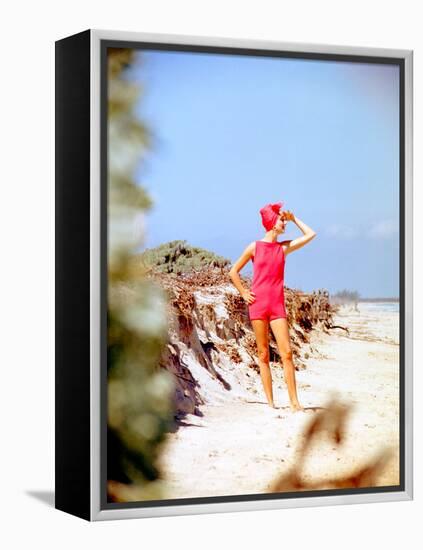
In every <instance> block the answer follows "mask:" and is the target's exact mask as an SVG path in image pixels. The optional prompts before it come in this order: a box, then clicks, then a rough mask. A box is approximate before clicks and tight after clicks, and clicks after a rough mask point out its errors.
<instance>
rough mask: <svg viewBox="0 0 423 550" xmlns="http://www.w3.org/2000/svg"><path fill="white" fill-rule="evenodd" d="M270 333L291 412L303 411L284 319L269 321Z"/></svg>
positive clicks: (286, 324) (286, 322)
mask: <svg viewBox="0 0 423 550" xmlns="http://www.w3.org/2000/svg"><path fill="white" fill-rule="evenodd" d="M270 326H271V328H272V332H273V334H274V336H275V340H276V344H277V346H278V350H279V354H280V356H281V359H282V363H283V370H284V374H285V381H286V384H287V386H288V395H289V400H290V402H291V410H292V411H294V412H295V411H303V410H304V408H303V407H302V406H301V405H300V403H299V402H298V397H297V385H296V381H295V367H294V363H293V361H292V350H291V342H290V338H289V329H288V321H287V320H286V319H274V320H273V321H270Z"/></svg>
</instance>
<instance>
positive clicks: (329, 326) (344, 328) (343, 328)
mask: <svg viewBox="0 0 423 550" xmlns="http://www.w3.org/2000/svg"><path fill="white" fill-rule="evenodd" d="M326 328H328V329H331V328H342V330H346V331H347V333H348V334H349V333H350V331H349V330H348V328H347V327H343V326H341V325H326Z"/></svg>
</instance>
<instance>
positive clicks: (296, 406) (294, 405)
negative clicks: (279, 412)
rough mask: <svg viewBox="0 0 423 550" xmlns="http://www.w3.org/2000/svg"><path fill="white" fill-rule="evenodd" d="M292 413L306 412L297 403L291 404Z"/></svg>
mask: <svg viewBox="0 0 423 550" xmlns="http://www.w3.org/2000/svg"><path fill="white" fill-rule="evenodd" d="M291 411H292V412H298V411H302V412H304V407H302V406H301V405H300V404H299V403H298V401H297V402H296V403H291Z"/></svg>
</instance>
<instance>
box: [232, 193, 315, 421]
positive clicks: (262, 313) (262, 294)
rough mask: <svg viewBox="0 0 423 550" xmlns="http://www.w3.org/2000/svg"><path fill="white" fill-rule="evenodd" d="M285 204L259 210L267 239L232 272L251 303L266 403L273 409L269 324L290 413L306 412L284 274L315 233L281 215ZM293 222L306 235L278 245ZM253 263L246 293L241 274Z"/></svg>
mask: <svg viewBox="0 0 423 550" xmlns="http://www.w3.org/2000/svg"><path fill="white" fill-rule="evenodd" d="M282 205H283V203H282V202H278V203H275V204H267V205H266V206H264V207H263V208H261V209H260V214H261V220H262V224H263V226H264V228H265V229H266V233H265V235H264V238H263V239H261V240H258V241H253V242H251V243H250V244H249V245H248V246H247V247H246V248H245V250H244V252H243V253H242V254H241V256H240V257H239V258H238V260H237V261H236V262H235V263H234V264H233V266H232V267H231V269H230V271H229V276H230V277H231V280H232V282H233V283H234V285H235V286H236V288H237V289H238V291H239V292H240V294H241V296H242V297H243V299H244V300H245V301H246V302H247V303H248V313H249V317H250V321H251V324H252V326H253V329H254V334H255V337H256V342H257V351H258V361H259V367H260V375H261V379H262V383H263V387H264V392H265V394H266V398H267V401H268V403H269V405H270V406H271V407H272V408H276V407H275V405H274V402H273V389H272V374H271V370H270V365H269V324H270V327H271V328H272V331H273V334H274V336H275V340H276V343H277V346H278V350H279V354H280V356H281V359H282V363H283V368H284V374H285V380H286V383H287V386H288V394H289V399H290V404H291V410H292V411H293V412H295V411H303V410H304V408H303V407H302V406H301V405H300V403H299V401H298V397H297V388H296V381H295V367H294V364H293V361H292V349H291V343H290V337H289V330H288V321H287V318H286V317H287V315H286V309H285V295H284V272H285V258H286V256H287V255H288V254H290V253H291V252H294V250H298V249H299V248H301V247H303V246H304V245H305V244H307V243H308V242H310V241H311V240H312V239H313V238H314V237H315V236H316V232H315V231H313V230H312V229H310V228H309V227H308V226H307V225H306V224H305V223H303V222H302V221H301V220H299V219H298V218H297V217H296V216H294V214H292V212H291V211H289V210H286V211H282ZM289 221H292V222H294V223H295V224H296V225H297V226H298V227H299V228H300V230H301V231H302V232H303V236H302V237H298V238H297V239H294V240H288V241H282V242H280V241H278V240H277V238H278V235H281V234H282V233H284V232H285V226H286V224H287V222H289ZM250 259H251V261H252V262H253V265H254V274H253V280H252V284H251V290H248V289H245V288H244V287H243V285H242V282H241V279H240V277H239V272H240V271H241V269H242V268H243V267H244V266H245V264H246V263H247V262H248V261H249V260H250Z"/></svg>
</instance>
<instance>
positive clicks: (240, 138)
mask: <svg viewBox="0 0 423 550" xmlns="http://www.w3.org/2000/svg"><path fill="white" fill-rule="evenodd" d="M138 55H139V59H138V62H137V63H136V64H134V66H133V68H132V70H131V73H130V74H129V77H130V78H134V79H135V80H136V81H137V82H139V83H140V84H141V85H142V87H143V94H142V96H141V98H140V101H139V103H138V105H137V115H138V116H139V117H140V118H141V119H142V120H143V121H144V122H145V124H146V125H147V126H148V127H149V128H150V130H151V132H152V133H153V136H154V146H153V148H152V149H151V150H150V151H149V153H148V154H147V156H146V157H145V158H144V160H143V161H142V162H140V164H139V169H138V170H137V174H136V179H137V181H138V182H139V183H140V184H141V185H143V186H144V187H145V188H146V189H147V191H148V192H149V194H150V196H151V197H152V199H153V201H154V207H153V208H152V209H151V210H150V212H149V213H148V215H147V217H146V240H145V244H146V247H148V248H150V247H153V246H156V245H158V244H160V243H163V242H166V241H170V240H175V239H186V240H187V241H188V242H189V243H191V244H192V245H195V246H200V247H204V248H206V249H209V250H213V251H214V252H216V253H217V254H220V255H222V256H225V257H227V258H229V259H230V260H231V261H235V260H236V259H237V258H238V257H239V255H240V254H241V253H242V251H243V250H244V248H245V246H247V244H248V243H250V242H251V241H253V240H258V239H261V238H263V235H264V228H263V227H262V225H261V221H260V216H259V209H260V208H261V207H262V206H263V205H265V204H266V203H268V202H277V201H283V202H284V203H285V204H284V208H286V209H289V210H291V211H292V212H293V213H294V214H295V215H296V216H297V217H298V218H299V219H301V220H302V221H304V222H305V223H306V224H307V225H309V226H310V227H311V228H312V229H314V230H315V231H316V232H317V237H316V238H315V239H314V240H313V241H311V243H310V244H308V245H306V246H305V247H303V248H302V249H300V250H298V251H295V252H294V253H293V254H291V255H290V256H288V257H287V262H286V271H285V284H286V285H287V286H290V287H294V288H300V289H302V290H304V291H306V292H308V291H312V290H315V289H319V288H325V289H328V290H329V291H330V292H331V293H334V292H336V291H337V290H342V289H344V288H348V289H352V290H357V291H358V292H359V293H360V294H361V296H363V297H369V296H398V295H399V152H398V151H399V105H398V101H399V70H398V67H396V66H393V65H382V64H362V63H352V62H335V61H321V60H294V59H283V58H265V57H246V56H236V55H221V54H206V53H187V52H163V51H143V52H138ZM300 235H301V232H300V230H299V229H298V228H297V227H296V226H295V225H293V224H291V223H290V224H288V226H287V231H286V233H285V235H284V236H281V240H282V239H293V238H295V237H297V236H300ZM251 270H252V264H251V262H250V263H249V264H247V265H246V266H245V267H244V269H243V270H242V273H243V274H251Z"/></svg>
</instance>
